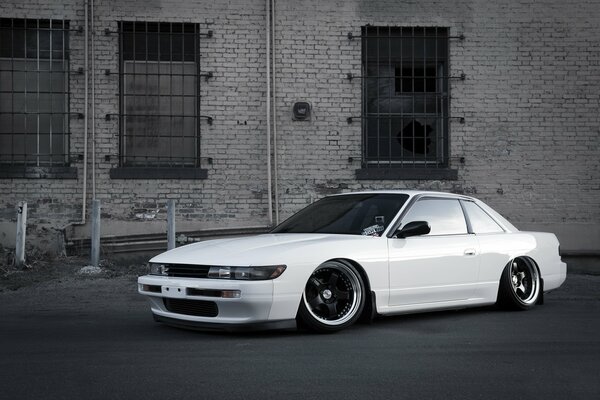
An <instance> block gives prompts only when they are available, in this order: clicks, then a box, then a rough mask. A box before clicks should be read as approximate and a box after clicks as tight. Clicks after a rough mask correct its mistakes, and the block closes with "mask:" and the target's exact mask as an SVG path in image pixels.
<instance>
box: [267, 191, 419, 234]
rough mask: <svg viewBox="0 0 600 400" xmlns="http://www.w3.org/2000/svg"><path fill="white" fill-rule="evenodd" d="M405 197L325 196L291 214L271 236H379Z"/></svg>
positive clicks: (391, 195)
mask: <svg viewBox="0 0 600 400" xmlns="http://www.w3.org/2000/svg"><path fill="white" fill-rule="evenodd" d="M407 198H408V196H407V195H405V194H354V195H342V196H331V197H325V198H324V199H321V200H319V201H317V202H315V203H313V204H311V205H310V206H308V207H306V208H305V209H303V210H301V211H299V212H298V213H296V214H294V215H293V216H292V217H290V218H289V219H288V220H286V221H284V222H283V223H281V224H280V225H278V226H277V227H276V228H275V229H274V230H273V231H272V233H337V234H347V235H365V236H381V234H382V233H383V231H385V229H386V228H387V226H388V225H389V224H390V222H392V219H394V217H395V216H396V214H397V213H398V211H399V210H400V208H401V207H402V205H404V202H405V201H406V199H407Z"/></svg>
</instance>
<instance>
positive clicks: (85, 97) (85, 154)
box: [77, 0, 89, 225]
mask: <svg viewBox="0 0 600 400" xmlns="http://www.w3.org/2000/svg"><path fill="white" fill-rule="evenodd" d="M88 7H89V4H88V0H85V1H84V8H85V10H84V19H85V22H84V31H85V35H84V42H85V43H84V45H83V53H84V60H83V75H84V76H83V80H84V82H85V83H84V89H83V91H84V95H83V104H84V110H83V188H82V192H83V193H82V199H81V203H82V204H81V222H79V223H77V225H85V215H86V203H87V163H88V101H89V98H88V97H89V93H88V77H89V74H88V64H89V59H88V41H89V37H88V35H89V26H88Z"/></svg>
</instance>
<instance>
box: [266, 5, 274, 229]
mask: <svg viewBox="0 0 600 400" xmlns="http://www.w3.org/2000/svg"><path fill="white" fill-rule="evenodd" d="M265 2H266V13H265V14H266V21H265V22H266V24H265V26H266V31H267V42H266V48H267V49H266V55H267V57H266V59H267V197H268V207H267V208H268V211H267V212H268V214H269V215H268V216H269V226H272V225H273V197H272V196H273V192H272V188H271V185H272V182H271V32H270V31H271V29H270V26H271V21H270V18H271V8H270V3H271V0H265Z"/></svg>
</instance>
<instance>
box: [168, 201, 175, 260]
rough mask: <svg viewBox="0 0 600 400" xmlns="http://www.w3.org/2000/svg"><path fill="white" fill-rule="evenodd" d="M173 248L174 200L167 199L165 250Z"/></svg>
mask: <svg viewBox="0 0 600 400" xmlns="http://www.w3.org/2000/svg"><path fill="white" fill-rule="evenodd" d="M174 248H175V200H168V201H167V250H172V249H174Z"/></svg>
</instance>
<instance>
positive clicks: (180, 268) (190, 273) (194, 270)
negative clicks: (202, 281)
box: [166, 264, 210, 278]
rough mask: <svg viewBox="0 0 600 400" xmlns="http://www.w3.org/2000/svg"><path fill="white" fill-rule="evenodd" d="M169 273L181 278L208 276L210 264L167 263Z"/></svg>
mask: <svg viewBox="0 0 600 400" xmlns="http://www.w3.org/2000/svg"><path fill="white" fill-rule="evenodd" d="M166 267H167V271H166V272H167V275H168V276H175V277H179V278H206V277H207V276H208V270H209V269H210V266H209V265H194V264H167V265H166Z"/></svg>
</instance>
